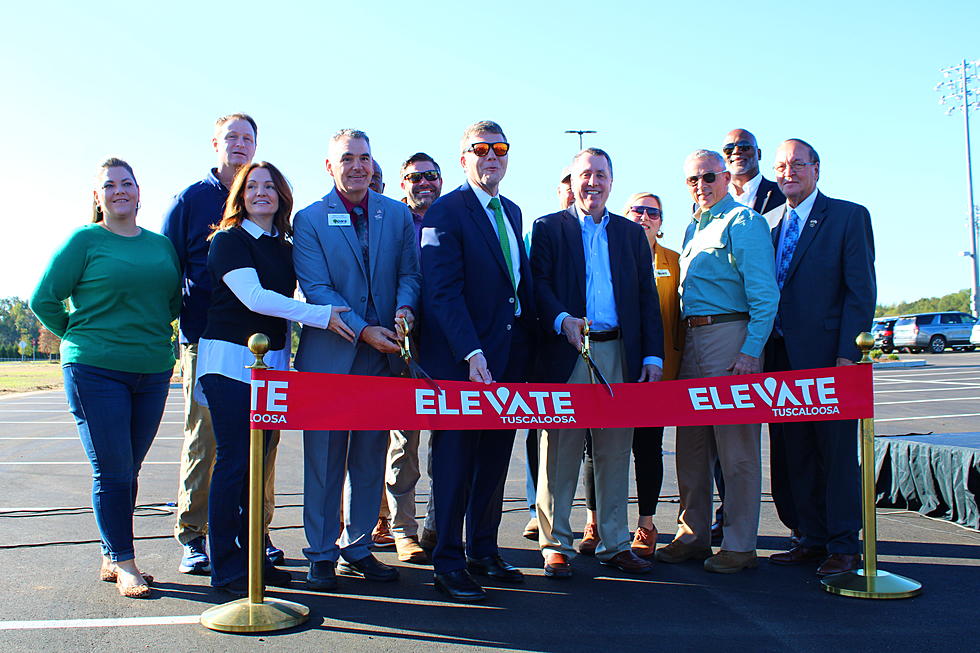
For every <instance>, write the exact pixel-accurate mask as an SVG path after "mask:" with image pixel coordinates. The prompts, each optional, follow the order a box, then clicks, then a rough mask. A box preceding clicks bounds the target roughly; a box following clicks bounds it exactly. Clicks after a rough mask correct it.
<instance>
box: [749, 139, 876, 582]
mask: <svg viewBox="0 0 980 653" xmlns="http://www.w3.org/2000/svg"><path fill="white" fill-rule="evenodd" d="M775 170H776V181H777V182H778V183H779V187H780V188H781V189H782V190H783V192H784V193H785V194H786V206H785V207H784V210H783V215H781V216H780V218H781V219H780V221H779V223H778V224H777V226H776V227H775V228H774V229H773V230H772V242H773V246H774V248H775V250H776V258H775V261H776V281H777V283H778V285H779V288H780V290H781V296H780V300H779V312H778V313H777V317H776V323H775V328H774V329H773V331H772V335H771V337H770V338H769V342H768V344H767V345H766V370H767V371H770V370H771V371H773V372H779V371H785V370H800V369H809V368H817V367H834V366H840V365H851V364H853V362H854V361H855V360H857V359H858V357H859V354H858V349H857V346H856V345H855V344H854V338H855V337H856V336H857V335H858V334H859V333H860V332H862V331H864V330H865V329H867V327H868V324H870V323H871V319H872V317H873V315H874V307H875V295H876V284H875V269H874V235H873V234H872V231H871V216H870V215H869V214H868V210H867V209H866V208H864V207H863V206H861V205H859V204H854V203H852V202H845V201H843V200H837V199H831V198H829V197H827V196H826V195H824V194H823V193H821V192H820V191H819V190H817V180H818V179H819V178H820V157H819V156H818V155H817V151H816V150H815V149H813V147H811V146H810V145H809V144H808V143H806V142H805V141H802V140H799V139H795V138H794V139H790V140H788V141H784V142H783V143H782V144H781V145H780V146H779V149H778V150H776V165H775ZM770 428H772V426H770ZM783 432H784V433H785V436H786V437H785V442H784V445H785V456H786V465H787V468H788V470H789V482H790V484H791V489H792V493H791V497H792V501H793V507H794V509H795V511H796V514H797V517H798V520H799V528H800V531H801V534H802V536H803V537H802V540H801V541H800V543H799V544H798V545H796V546H794V547H792V548H791V549H790V550H789V551H786V552H783V553H776V554H773V555H772V556H770V558H769V559H770V561H771V562H772V563H773V564H780V565H802V564H807V563H810V564H816V563H819V567H818V568H817V575H818V576H826V575H829V574H836V573H840V572H844V571H850V570H853V569H856V568H857V567H858V566H859V565H860V556H859V555H858V550H859V549H858V529H860V528H861V508H860V505H861V503H860V489H861V487H860V481H859V478H860V476H859V470H858V465H857V437H856V432H857V421H856V420H840V421H829V422H797V423H786V424H783Z"/></svg>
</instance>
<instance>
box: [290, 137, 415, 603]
mask: <svg viewBox="0 0 980 653" xmlns="http://www.w3.org/2000/svg"><path fill="white" fill-rule="evenodd" d="M326 164H327V172H329V173H330V176H331V177H333V180H334V189H333V190H332V191H330V193H329V194H327V195H326V196H325V197H324V198H323V199H321V200H319V201H318V202H314V203H313V204H311V205H310V206H308V207H306V208H305V209H303V210H302V211H300V212H299V213H297V214H296V217H295V218H294V220H293V229H294V235H293V262H294V264H295V267H296V278H297V279H298V280H299V285H300V288H301V289H302V291H303V293H304V294H305V295H306V299H307V301H308V302H310V303H312V304H333V305H335V306H337V305H341V306H350V307H351V310H350V312H348V313H344V315H343V320H344V322H345V323H346V325H347V327H349V333H345V332H344V331H345V330H344V329H342V328H339V329H337V330H333V329H326V330H325V329H317V328H315V327H311V326H304V327H303V331H302V334H301V335H300V340H299V349H298V351H297V352H296V369H298V370H300V371H303V372H329V373H333V374H357V375H367V376H396V375H397V374H398V372H399V371H400V369H401V365H402V361H401V359H400V358H399V356H398V351H399V349H398V343H397V339H398V338H399V337H400V336H401V335H402V327H401V323H400V319H401V318H404V319H405V320H406V321H407V322H408V323H409V325H411V324H412V323H413V322H414V320H415V316H414V310H415V308H416V307H417V306H418V303H419V285H420V281H421V276H420V274H419V257H418V250H417V247H416V244H415V229H414V227H413V225H412V215H411V212H410V211H409V210H408V208H407V207H406V206H405V205H404V204H402V203H401V202H397V201H395V200H392V199H389V198H387V197H384V196H382V195H379V194H377V193H375V192H374V191H371V190H369V188H368V184H369V183H370V182H371V175H372V173H373V162H372V158H371V145H370V142H369V141H368V137H367V135H366V134H365V133H364V132H362V131H357V130H353V129H342V130H341V131H339V132H337V133H336V134H335V135H334V136H333V138H331V139H330V145H329V148H328V151H327V161H326ZM350 334H352V335H353V338H352V337H351V335H350ZM387 448H388V432H387V431H304V433H303V454H304V487H303V494H304V508H303V525H304V528H305V530H306V540H307V542H308V543H309V546H308V547H307V548H305V549H303V553H304V554H305V555H306V557H307V558H308V559H309V561H310V572H309V574H308V575H307V582H308V584H309V586H310V587H311V588H313V589H317V590H332V589H335V588H336V586H337V579H336V575H335V569H334V567H335V564H336V562H337V559H338V557H342V558H343V560H342V561H341V563H340V570H341V571H342V572H344V573H347V574H349V575H354V576H360V577H363V578H367V579H369V580H379V581H393V580H397V578H398V571H397V570H396V569H395V568H393V567H389V566H388V565H385V564H383V563H381V562H379V561H378V560H377V559H375V557H374V556H373V555H371V552H370V549H369V547H370V544H371V528H372V527H373V526H374V524H375V521H376V520H377V517H378V508H379V504H380V497H381V487H382V482H383V479H384V461H385V454H386V451H387ZM345 481H346V483H347V487H348V492H347V493H346V498H345V503H344V524H343V532H342V533H339V531H340V530H341V529H340V526H339V524H340V498H341V492H342V489H343V487H344V483H345ZM338 534H339V535H340V540H339V547H338V541H337V537H338Z"/></svg>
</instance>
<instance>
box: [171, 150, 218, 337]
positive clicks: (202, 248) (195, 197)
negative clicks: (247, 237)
mask: <svg viewBox="0 0 980 653" xmlns="http://www.w3.org/2000/svg"><path fill="white" fill-rule="evenodd" d="M217 172H218V171H217V169H216V168H212V169H211V171H210V172H209V173H208V175H207V176H206V177H205V178H204V179H202V180H201V181H198V182H196V183H193V184H191V185H190V186H188V187H187V188H185V189H184V190H182V191H181V192H180V193H178V194H177V195H176V196H175V197H174V200H173V203H172V204H171V205H170V208H169V209H168V210H167V214H166V216H165V217H164V219H163V235H165V236H166V237H167V238H169V239H170V242H172V243H173V245H174V249H175V250H177V258H178V260H179V261H180V269H181V271H182V274H181V286H182V287H181V295H182V299H181V306H180V342H181V343H185V344H195V343H196V342H197V341H198V339H200V337H201V334H202V333H204V327H205V325H206V324H207V321H208V308H209V307H210V305H211V278H210V276H209V275H208V248H209V247H210V245H211V244H210V243H209V242H208V239H207V238H208V235H209V234H210V233H211V225H213V224H218V222H220V221H221V214H222V213H223V212H224V210H225V201H226V200H227V199H228V189H227V188H225V187H224V186H223V185H222V184H221V182H220V181H219V180H218V177H217Z"/></svg>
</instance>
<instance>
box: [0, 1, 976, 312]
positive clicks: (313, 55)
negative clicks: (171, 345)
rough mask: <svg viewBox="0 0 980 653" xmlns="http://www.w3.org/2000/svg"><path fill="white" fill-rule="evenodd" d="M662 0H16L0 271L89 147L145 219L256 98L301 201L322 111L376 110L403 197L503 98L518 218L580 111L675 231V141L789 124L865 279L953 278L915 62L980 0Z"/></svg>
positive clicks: (768, 147) (63, 198)
mask: <svg viewBox="0 0 980 653" xmlns="http://www.w3.org/2000/svg"><path fill="white" fill-rule="evenodd" d="M662 4H666V3H657V2H642V3H631V2H616V1H612V2H574V1H573V2H563V3H535V2H526V1H525V2H501V3H497V4H493V3H486V2H480V3H460V2H447V3H443V2H438V1H435V0H432V1H430V2H408V3H406V2H385V1H378V2H371V3H363V4H361V5H359V6H357V7H351V6H346V5H341V4H340V3H322V2H310V3H300V2H295V3H294V2H288V3H250V2H236V3H225V7H224V8H219V4H218V3H209V2H200V1H197V2H182V1H174V2H168V3H153V4H150V3H143V2H134V1H132V0H130V1H129V2H125V3H118V2H106V1H103V2H99V3H95V4H92V3H76V2H55V3H49V2H43V3H42V2H34V3H27V4H24V5H20V6H18V8H17V10H16V12H14V11H11V12H7V15H6V16H5V18H4V21H5V27H6V29H5V30H4V31H5V36H4V38H3V39H2V40H0V60H2V61H4V66H3V67H4V74H3V90H4V93H3V96H4V101H3V102H2V103H0V124H2V125H3V126H4V129H3V136H2V137H0V147H2V154H3V160H2V164H0V165H2V166H3V169H2V172H3V174H2V179H3V180H4V182H5V187H6V189H7V191H8V192H7V205H8V212H7V215H6V217H5V220H4V225H5V229H4V232H5V236H6V238H5V239H4V240H5V247H4V249H3V255H2V256H0V296H8V295H19V296H21V297H27V296H28V295H29V294H30V292H31V290H32V289H33V286H34V284H35V283H36V281H37V278H38V276H39V275H40V273H41V271H42V269H43V267H44V265H45V264H46V263H47V261H48V259H49V257H50V255H51V252H52V251H53V250H54V248H55V247H57V246H58V244H59V243H60V242H61V241H63V240H64V238H65V237H67V235H68V234H69V233H70V231H71V230H72V229H73V228H74V227H76V226H78V225H80V224H82V223H84V222H85V221H87V219H88V215H89V206H90V202H91V199H90V198H91V189H92V187H93V185H94V182H93V180H94V172H95V167H96V166H97V164H98V163H99V161H100V160H101V159H102V158H104V157H105V156H106V155H110V154H111V155H116V156H120V157H122V158H124V159H127V160H128V161H129V162H130V163H132V165H133V166H134V168H135V171H136V174H137V178H138V179H139V182H140V186H141V189H142V210H141V212H140V216H139V221H140V223H141V224H142V225H143V226H145V227H147V228H149V229H154V230H157V229H159V226H160V223H161V220H162V214H163V211H164V210H165V209H166V206H167V204H168V201H169V198H170V197H171V196H172V195H173V194H174V193H176V192H177V191H179V190H180V189H182V188H183V187H185V186H187V185H188V184H189V183H191V182H193V181H195V180H196V179H199V178H200V177H202V176H203V175H204V174H205V173H206V172H207V170H208V168H209V167H210V166H212V165H213V158H214V154H213V152H212V150H211V149H210V137H211V130H212V124H213V121H214V119H215V118H216V117H217V116H219V115H221V114H224V113H230V112H234V111H245V112H247V113H250V114H251V115H253V116H254V117H255V118H256V120H257V121H258V123H259V135H258V152H257V155H256V158H257V159H266V160H269V161H272V162H273V163H275V164H276V165H278V166H279V167H280V168H281V169H282V170H283V171H284V172H285V173H286V175H287V176H288V177H289V178H290V180H291V181H292V183H293V186H294V189H295V195H296V206H297V208H299V207H302V206H305V205H306V204H308V203H309V202H311V201H313V200H315V199H317V198H318V197H320V196H322V195H324V194H325V193H326V192H327V191H328V190H329V188H330V182H329V179H328V178H327V175H326V171H325V170H324V166H323V158H324V155H325V153H326V143H327V139H328V137H329V136H330V134H332V133H333V132H334V131H336V130H337V129H339V128H342V127H356V128H359V129H363V130H365V131H366V132H367V133H368V134H369V136H370V137H371V143H372V146H373V150H374V154H375V157H376V158H377V159H378V161H379V162H380V163H381V165H382V167H383V169H384V171H385V173H386V178H387V183H388V187H387V194H388V195H389V196H391V197H395V198H398V197H400V194H399V191H400V189H399V188H398V185H397V171H398V166H399V163H400V162H401V161H402V160H404V159H405V158H406V157H407V156H408V155H410V154H411V153H413V152H415V151H418V150H424V151H427V152H429V153H430V154H431V155H433V156H434V157H435V158H436V160H437V161H439V163H440V164H441V165H442V168H443V172H444V175H445V177H446V188H445V190H448V189H450V188H452V187H454V186H456V185H458V184H459V183H460V181H461V180H462V173H461V170H460V168H459V164H458V158H459V156H458V149H457V148H458V141H459V137H460V134H461V132H462V130H463V128H464V127H465V126H466V125H467V124H469V123H471V122H473V121H476V120H480V119H486V118H489V119H493V120H496V121H498V122H499V123H501V125H502V126H503V127H504V130H505V131H506V132H507V137H508V140H509V141H510V142H511V144H512V153H511V157H510V167H509V170H508V173H507V177H506V179H504V182H503V184H502V186H501V189H502V191H503V193H504V194H505V195H507V196H509V197H510V198H512V199H513V200H515V201H516V202H517V203H518V204H519V205H520V206H521V207H522V209H523V211H524V220H525V228H529V227H530V223H531V221H532V220H533V219H534V218H535V217H537V216H539V215H543V214H545V213H548V212H551V211H552V210H554V208H555V206H554V205H555V199H554V188H555V185H556V182H557V177H558V175H559V171H560V169H561V168H562V166H563V165H565V164H566V163H567V162H568V160H569V159H570V157H571V155H572V154H574V152H575V151H576V149H577V146H578V141H577V137H574V136H569V135H566V134H564V133H562V132H563V131H564V130H565V129H595V130H598V132H599V133H598V134H596V135H594V136H591V137H586V138H587V140H586V144H589V145H596V146H599V147H603V148H605V149H606V150H607V151H608V152H609V153H610V154H611V155H612V159H613V163H614V166H615V172H616V178H615V182H614V186H613V193H612V196H611V199H610V206H611V208H612V209H613V210H616V211H618V210H619V209H620V208H621V205H622V203H623V201H625V198H626V197H627V196H629V195H630V194H631V193H633V192H637V191H652V192H655V193H658V194H660V195H661V196H662V197H663V198H664V209H665V212H666V214H665V225H664V228H665V232H666V237H665V243H666V244H667V245H668V246H671V247H674V248H677V247H678V246H679V244H680V239H681V235H682V233H683V228H684V225H685V224H686V222H687V221H688V220H689V215H688V208H689V206H690V198H689V196H688V194H687V190H686V187H685V186H684V183H683V179H682V170H681V164H682V161H683V159H684V156H685V155H686V154H687V153H689V152H690V151H692V150H694V149H697V148H701V147H708V148H711V149H718V148H720V146H721V144H722V139H723V138H724V135H725V134H726V133H727V132H728V131H729V130H730V129H732V128H734V127H744V128H746V129H749V130H750V131H752V132H754V133H755V134H756V136H757V137H758V139H759V143H760V146H761V147H762V148H763V170H764V173H766V175H767V176H768V177H770V178H772V177H773V175H772V173H771V164H772V154H773V153H774V151H775V147H776V145H778V143H779V142H780V141H781V140H783V139H785V138H790V137H799V138H803V139H806V140H808V141H809V142H811V143H813V145H814V146H815V147H816V148H817V149H818V150H819V152H820V155H821V159H822V166H821V168H822V169H821V174H822V179H821V181H820V188H821V189H822V190H823V191H824V192H825V193H827V194H828V195H830V196H833V197H840V198H844V199H849V200H852V201H855V202H859V203H861V204H864V205H866V206H867V207H868V208H869V209H870V211H871V215H872V218H873V221H874V228H875V235H876V241H877V252H878V257H877V261H878V262H877V271H878V282H879V297H878V299H879V301H880V302H893V301H898V300H902V299H915V298H918V297H922V296H931V295H941V294H944V293H947V292H951V291H955V290H958V289H960V288H966V287H969V285H970V267H969V259H967V258H964V257H962V256H961V255H960V252H962V251H964V250H967V249H969V231H968V226H967V208H966V204H967V201H966V171H965V163H964V144H963V126H962V118H961V117H959V116H952V117H947V116H945V115H944V113H943V111H942V109H941V107H940V106H939V105H938V94H937V93H936V92H935V91H934V90H933V87H934V85H935V84H936V83H937V82H938V81H940V79H941V75H940V74H939V72H938V71H939V68H941V67H944V66H949V65H953V64H955V63H957V62H958V61H959V60H960V59H961V58H963V57H966V58H968V59H970V58H977V57H980V43H978V39H977V27H978V24H980V20H978V19H980V3H977V2H976V1H975V0H974V1H972V2H949V3H942V4H941V5H927V4H925V3H920V2H905V1H900V2H892V3H860V2H853V1H850V2H838V1H836V0H835V1H831V2H824V3H816V4H814V3H811V4H809V5H806V6H805V8H804V9H800V8H798V7H797V6H794V5H792V4H787V3H776V2H757V3H731V2H714V1H708V0H706V1H702V2H695V3H670V5H669V7H661V6H660V5H662ZM977 118H978V119H975V124H976V130H975V131H976V136H977V138H976V139H975V141H976V140H980V115H977ZM977 150H978V148H976V147H975V148H974V157H975V159H980V157H978V156H977ZM977 165H978V166H980V161H978V162H977Z"/></svg>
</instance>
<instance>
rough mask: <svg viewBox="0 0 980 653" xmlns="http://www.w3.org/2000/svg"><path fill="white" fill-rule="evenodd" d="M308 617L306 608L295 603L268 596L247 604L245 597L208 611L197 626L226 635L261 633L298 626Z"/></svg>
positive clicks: (308, 611) (308, 610)
mask: <svg viewBox="0 0 980 653" xmlns="http://www.w3.org/2000/svg"><path fill="white" fill-rule="evenodd" d="M309 617H310V609H309V608H308V607H306V606H305V605H301V604H299V603H293V602H292V601H283V600H282V599H270V598H268V597H266V598H265V600H264V601H262V603H249V600H248V597H246V598H244V599H238V600H237V601H232V602H230V603H224V604H222V605H216V606H214V607H213V608H208V609H207V610H205V611H204V613H203V614H202V615H201V625H202V626H204V627H205V628H210V629H211V630H220V631H222V632H226V633H264V632H268V631H272V630H285V629H286V628H292V627H293V626H298V625H299V624H301V623H304V622H305V621H306V620H307V619H309Z"/></svg>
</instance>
